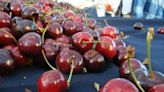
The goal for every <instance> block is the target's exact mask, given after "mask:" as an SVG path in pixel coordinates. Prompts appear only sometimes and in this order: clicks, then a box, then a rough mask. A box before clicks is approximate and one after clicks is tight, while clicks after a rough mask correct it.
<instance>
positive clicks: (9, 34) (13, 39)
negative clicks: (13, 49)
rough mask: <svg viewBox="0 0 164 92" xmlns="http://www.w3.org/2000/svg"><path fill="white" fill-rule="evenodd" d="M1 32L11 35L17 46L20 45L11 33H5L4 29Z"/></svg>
mask: <svg viewBox="0 0 164 92" xmlns="http://www.w3.org/2000/svg"><path fill="white" fill-rule="evenodd" d="M0 31H2V32H4V33H6V34H7V35H9V36H10V37H11V38H12V39H13V40H14V42H15V43H16V44H17V43H18V41H17V40H16V39H15V37H14V36H13V35H12V34H11V33H9V32H8V31H5V30H4V29H0Z"/></svg>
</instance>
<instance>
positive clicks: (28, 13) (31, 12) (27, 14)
mask: <svg viewBox="0 0 164 92" xmlns="http://www.w3.org/2000/svg"><path fill="white" fill-rule="evenodd" d="M38 16H39V10H38V9H37V8H35V7H23V9H22V12H21V17H22V18H25V19H33V18H37V17H38Z"/></svg>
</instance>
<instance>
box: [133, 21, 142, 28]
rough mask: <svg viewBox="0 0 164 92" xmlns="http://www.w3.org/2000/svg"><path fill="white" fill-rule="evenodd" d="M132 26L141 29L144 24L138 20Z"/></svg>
mask: <svg viewBox="0 0 164 92" xmlns="http://www.w3.org/2000/svg"><path fill="white" fill-rule="evenodd" d="M133 28H134V29H137V30H141V29H143V28H144V25H143V24H142V23H140V22H136V23H135V24H134V25H133Z"/></svg>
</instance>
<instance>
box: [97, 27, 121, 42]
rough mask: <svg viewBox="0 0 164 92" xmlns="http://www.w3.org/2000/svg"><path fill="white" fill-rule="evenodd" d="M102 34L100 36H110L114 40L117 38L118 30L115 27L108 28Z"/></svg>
mask: <svg viewBox="0 0 164 92" xmlns="http://www.w3.org/2000/svg"><path fill="white" fill-rule="evenodd" d="M99 32H100V36H108V37H111V38H112V39H115V38H117V33H118V32H117V29H116V28H115V27H112V26H106V27H104V28H103V30H102V31H99Z"/></svg>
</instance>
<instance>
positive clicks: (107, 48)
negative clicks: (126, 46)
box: [96, 36, 117, 59]
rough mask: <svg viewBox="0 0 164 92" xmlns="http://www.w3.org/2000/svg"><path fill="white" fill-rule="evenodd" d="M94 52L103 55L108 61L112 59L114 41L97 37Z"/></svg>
mask: <svg viewBox="0 0 164 92" xmlns="http://www.w3.org/2000/svg"><path fill="white" fill-rule="evenodd" d="M96 51H98V52H99V53H100V54H102V55H104V56H105V57H107V58H108V59H113V58H114V57H115V56H116V52H117V51H116V44H115V42H114V40H113V39H112V38H110V37H108V36H102V37H99V39H98V43H97V45H96Z"/></svg>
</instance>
